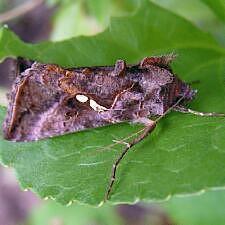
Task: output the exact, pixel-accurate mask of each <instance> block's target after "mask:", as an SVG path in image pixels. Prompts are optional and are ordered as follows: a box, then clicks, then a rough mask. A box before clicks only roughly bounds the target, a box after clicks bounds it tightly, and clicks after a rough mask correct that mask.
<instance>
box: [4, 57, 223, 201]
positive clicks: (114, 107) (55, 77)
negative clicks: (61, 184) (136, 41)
mask: <svg viewBox="0 0 225 225" xmlns="http://www.w3.org/2000/svg"><path fill="white" fill-rule="evenodd" d="M174 58H175V56H174V55H173V54H171V55H165V56H159V57H157V56H153V57H145V58H144V59H142V60H141V61H140V62H139V63H137V64H132V65H126V62H125V61H124V60H117V61H116V63H115V65H114V66H99V67H80V68H70V69H65V68H61V67H60V66H57V65H50V64H41V63H38V62H34V63H33V64H32V65H31V67H30V68H27V69H26V70H25V71H24V72H22V73H21V74H20V75H19V76H18V77H17V78H16V80H15V82H14V85H13V87H12V91H11V94H10V97H9V106H8V111H7V115H6V119H5V121H4V124H3V133H4V138H5V139H7V140H10V141H22V142H25V141H37V140H39V139H43V138H49V137H53V136H57V135H63V134H67V133H72V132H76V131H80V130H84V129H87V128H96V127H101V126H105V125H109V124H115V123H120V122H124V121H129V122H132V123H141V124H143V125H144V128H143V129H142V130H141V131H140V133H139V136H137V137H136V138H134V139H133V140H132V141H131V142H130V143H126V142H125V140H121V141H120V143H121V144H125V146H126V147H125V149H124V150H123V152H122V153H121V155H120V156H119V157H118V159H117V160H116V161H115V163H114V165H113V167H112V175H111V178H110V183H109V186H108V188H107V191H106V194H105V199H108V198H109V196H110V193H111V191H112V187H113V184H114V182H115V179H116V171H117V168H118V165H119V163H120V162H121V160H122V159H123V157H124V156H125V155H126V153H127V152H128V150H129V149H131V147H132V146H134V145H135V144H137V143H138V142H140V141H141V140H143V139H144V138H145V137H146V136H147V135H148V134H150V133H151V132H152V131H153V130H154V128H155V126H156V124H157V122H158V121H159V120H160V119H161V118H162V117H164V116H165V115H166V114H167V113H169V112H170V111H171V110H176V111H180V112H183V113H193V114H197V115H200V116H224V114H217V113H202V112H196V111H193V110H191V109H188V108H187V107H186V104H187V103H188V102H190V101H191V100H192V99H193V98H194V97H195V95H196V90H193V89H192V88H191V86H190V85H189V84H187V83H185V82H184V81H182V80H181V79H179V78H178V77H177V76H176V75H175V74H173V72H172V69H171V67H170V63H171V62H172V61H173V60H174ZM152 118H156V119H155V120H153V119H152Z"/></svg>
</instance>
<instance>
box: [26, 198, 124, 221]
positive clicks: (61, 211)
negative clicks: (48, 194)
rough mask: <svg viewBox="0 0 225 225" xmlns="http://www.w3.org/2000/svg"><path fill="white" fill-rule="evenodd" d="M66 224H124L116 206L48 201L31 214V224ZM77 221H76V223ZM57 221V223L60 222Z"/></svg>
mask: <svg viewBox="0 0 225 225" xmlns="http://www.w3.org/2000/svg"><path fill="white" fill-rule="evenodd" d="M54 221H55V223H56V221H58V223H59V224H66V225H74V224H76V225H87V224H98V225H115V224H117V225H120V224H121V225H122V224H123V223H122V220H121V219H120V218H119V216H118V215H117V212H116V209H115V207H110V206H109V205H104V206H102V207H100V208H93V207H90V206H85V205H77V204H76V205H75V204H74V205H72V206H70V207H64V206H61V205H59V204H56V203H55V202H53V201H48V202H46V203H45V204H44V205H42V206H41V207H40V208H36V210H34V211H33V212H32V214H31V216H30V219H29V224H30V225H43V224H55V223H53V222H54ZM75 221H76V223H75ZM58 223H56V224H58Z"/></svg>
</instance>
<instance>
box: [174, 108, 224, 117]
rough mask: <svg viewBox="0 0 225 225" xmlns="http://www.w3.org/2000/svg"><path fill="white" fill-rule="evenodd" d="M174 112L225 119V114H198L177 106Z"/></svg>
mask: <svg viewBox="0 0 225 225" xmlns="http://www.w3.org/2000/svg"><path fill="white" fill-rule="evenodd" d="M174 111H177V112H181V113H190V114H194V115H197V116H208V117H225V113H216V112H198V111H195V110H192V109H189V108H185V107H183V106H176V107H175V108H174Z"/></svg>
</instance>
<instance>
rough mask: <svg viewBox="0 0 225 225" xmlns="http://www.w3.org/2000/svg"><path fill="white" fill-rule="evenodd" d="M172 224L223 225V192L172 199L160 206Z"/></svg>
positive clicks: (224, 198)
mask: <svg viewBox="0 0 225 225" xmlns="http://www.w3.org/2000/svg"><path fill="white" fill-rule="evenodd" d="M161 206H162V207H163V208H164V209H165V211H166V212H167V213H168V214H169V216H170V217H171V219H172V220H173V221H174V224H182V225H199V224H204V225H212V224H216V225H223V224H224V219H225V192H224V190H217V191H210V192H206V193H204V194H201V195H193V196H188V197H173V198H172V199H170V200H169V201H167V202H164V203H162V204H161Z"/></svg>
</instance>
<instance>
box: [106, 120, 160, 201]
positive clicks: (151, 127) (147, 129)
mask: <svg viewBox="0 0 225 225" xmlns="http://www.w3.org/2000/svg"><path fill="white" fill-rule="evenodd" d="M136 122H140V123H144V124H145V129H144V130H143V133H141V134H140V135H139V136H138V137H137V138H135V139H133V140H132V141H131V142H130V143H127V144H126V148H125V149H124V150H123V151H122V153H121V154H120V156H119V157H118V158H117V160H116V161H115V163H114V164H113V166H112V175H111V178H110V182H109V186H108V188H107V191H106V195H105V201H106V200H108V199H109V195H110V193H111V191H112V187H113V184H114V182H115V179H116V172H117V168H118V166H119V164H120V162H121V160H122V159H123V158H124V156H125V155H126V154H127V152H128V151H129V150H130V149H131V148H132V147H133V146H134V145H136V144H137V143H139V142H140V141H142V140H143V139H144V138H146V137H147V136H148V135H149V134H150V133H151V132H152V131H153V130H154V128H155V127H156V122H155V121H153V120H149V119H147V118H141V119H138V120H136Z"/></svg>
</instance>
